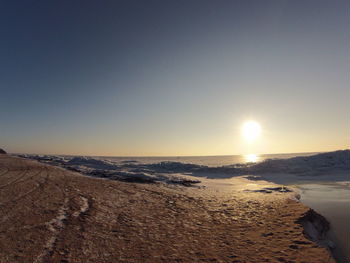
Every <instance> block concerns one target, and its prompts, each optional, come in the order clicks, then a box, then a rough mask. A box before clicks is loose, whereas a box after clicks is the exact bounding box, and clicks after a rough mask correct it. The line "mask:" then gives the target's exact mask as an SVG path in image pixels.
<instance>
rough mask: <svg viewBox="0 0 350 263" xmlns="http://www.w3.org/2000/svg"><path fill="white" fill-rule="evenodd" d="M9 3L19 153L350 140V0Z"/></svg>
mask: <svg viewBox="0 0 350 263" xmlns="http://www.w3.org/2000/svg"><path fill="white" fill-rule="evenodd" d="M0 14H1V16H0V20H1V23H0V30H1V32H2V41H1V43H0V54H1V58H2V59H1V68H0V75H1V85H0V91H1V96H0V123H1V127H0V147H2V148H4V149H5V150H7V151H9V152H16V153H41V154H49V153H52V154H67V155H91V156H217V155H240V154H248V153H256V154H261V153H266V154H278V153H299V152H324V151H333V150H338V149H345V148H350V122H349V121H348V113H349V112H350V103H349V102H348V100H349V98H350V88H349V83H350V74H349V73H348V69H349V68H350V45H349V43H350V31H349V29H348V25H349V24H350V2H348V1H323V0H319V1H316V0H312V1H301V0H296V1H287V0H279V1H277V0H276V1H272V0H267V1H257V0H255V1H251V0H248V1H226V0H220V1H209V0H201V1H199V0H187V1H136V0H135V1H103V2H96V1H74V2H72V1H68V0H64V1H56V0H54V1H43V0H37V1H29V2H23V1H8V2H3V3H1V9H0ZM248 120H254V121H256V122H258V123H259V125H260V126H261V131H260V130H259V136H257V138H255V140H254V142H250V141H249V142H248V141H247V140H245V139H244V138H243V137H242V134H241V127H242V125H243V123H244V122H246V121H248Z"/></svg>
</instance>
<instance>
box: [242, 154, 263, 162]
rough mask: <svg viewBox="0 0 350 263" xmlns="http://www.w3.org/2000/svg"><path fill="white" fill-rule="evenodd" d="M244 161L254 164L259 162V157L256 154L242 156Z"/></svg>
mask: <svg viewBox="0 0 350 263" xmlns="http://www.w3.org/2000/svg"><path fill="white" fill-rule="evenodd" d="M244 159H245V161H246V162H247V163H256V162H258V161H259V159H260V156H259V155H257V154H246V155H244Z"/></svg>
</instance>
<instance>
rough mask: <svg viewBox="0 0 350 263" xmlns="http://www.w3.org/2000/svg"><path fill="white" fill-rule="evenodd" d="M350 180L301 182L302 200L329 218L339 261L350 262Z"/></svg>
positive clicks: (340, 262)
mask: <svg viewBox="0 0 350 263" xmlns="http://www.w3.org/2000/svg"><path fill="white" fill-rule="evenodd" d="M349 186H350V182H348V183H347V182H339V183H336V182H323V183H321V182H319V183H308V184H301V185H299V188H300V189H301V201H302V202H303V203H304V204H306V205H307V206H309V207H312V208H313V209H314V210H315V211H317V212H318V213H319V214H321V215H323V216H324V217H326V218H327V220H328V222H330V224H331V233H330V235H331V238H332V239H333V240H334V241H335V243H336V244H337V247H336V249H335V251H334V252H335V255H336V256H337V257H338V258H337V259H338V262H339V263H347V262H350V187H349Z"/></svg>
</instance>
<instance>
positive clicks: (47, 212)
mask: <svg viewBox="0 0 350 263" xmlns="http://www.w3.org/2000/svg"><path fill="white" fill-rule="evenodd" d="M259 184H266V185H267V186H268V183H266V182H259V183H258V182H253V181H249V180H247V179H244V178H234V179H231V181H230V184H229V185H231V187H227V186H226V187H220V181H217V184H216V185H211V184H210V180H209V179H208V180H203V181H202V185H200V186H199V187H184V186H175V185H168V184H161V183H157V184H140V183H128V182H121V181H113V180H106V179H99V178H92V177H87V176H83V175H80V174H79V173H74V172H71V171H67V170H64V169H62V168H59V167H54V166H49V165H45V164H41V163H39V162H36V161H31V160H25V159H21V158H17V157H11V156H7V155H1V156H0V189H1V191H0V208H1V214H0V222H1V224H0V233H1V234H0V262H3V263H6V262H11V263H12V262H38V263H39V262H61V263H64V262H66V263H67V262H70V263H73V262H152V263H153V262H155V263H157V262H230V263H233V262H236V263H237V262H246V263H248V262H290V263H291V262H295V263H297V262H300V263H301V262H305V263H306V262H307V263H312V262H315V263H316V262H317V263H320V262H335V261H334V260H333V259H332V257H331V255H330V253H329V251H328V249H327V248H324V247H322V246H320V245H318V244H316V243H314V242H312V241H310V240H309V239H308V238H307V237H306V236H305V233H303V232H304V228H303V226H302V222H303V221H302V220H300V218H302V217H303V216H305V214H307V213H308V211H309V208H307V207H306V206H304V205H303V204H301V203H300V202H298V201H297V200H294V199H293V194H294V193H286V192H282V193H281V192H272V193H269V194H266V193H264V192H259V191H256V190H259V189H261V187H262V185H259ZM226 185H227V184H226ZM263 186H264V187H265V185H263Z"/></svg>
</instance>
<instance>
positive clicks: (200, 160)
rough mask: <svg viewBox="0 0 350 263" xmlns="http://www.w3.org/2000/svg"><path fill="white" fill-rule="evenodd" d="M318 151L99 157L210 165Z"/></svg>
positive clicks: (282, 157)
mask: <svg viewBox="0 0 350 263" xmlns="http://www.w3.org/2000/svg"><path fill="white" fill-rule="evenodd" d="M313 154H316V153H283V154H260V155H259V154H247V155H220V156H170V157H110V156H108V157H103V156H95V158H98V159H104V160H110V161H112V162H117V163H122V162H128V161H131V162H133V161H134V162H137V163H144V164H151V163H160V162H181V163H190V164H197V165H206V166H209V167H218V166H225V165H233V164H239V163H258V162H262V161H264V160H267V159H288V158H292V157H297V156H310V155H313Z"/></svg>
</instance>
